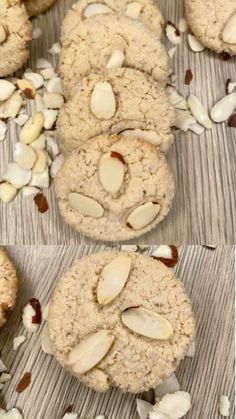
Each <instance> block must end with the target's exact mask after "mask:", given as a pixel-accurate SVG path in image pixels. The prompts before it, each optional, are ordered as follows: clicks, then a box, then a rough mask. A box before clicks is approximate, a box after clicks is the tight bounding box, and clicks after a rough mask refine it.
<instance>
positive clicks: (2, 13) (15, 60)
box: [0, 0, 32, 77]
mask: <svg viewBox="0 0 236 419" xmlns="http://www.w3.org/2000/svg"><path fill="white" fill-rule="evenodd" d="M0 33H1V36H0V57H1V60H0V77H4V76H7V75H10V74H12V73H13V72H15V71H17V70H18V69H19V68H20V67H22V65H23V64H24V63H25V61H26V60H27V59H28V56H29V52H28V50H27V43H28V42H29V41H30V40H31V33H32V26H31V23H30V21H29V17H28V15H27V12H26V9H25V6H24V4H22V3H21V2H20V1H17V0H14V1H13V0H11V1H10V0H0Z"/></svg>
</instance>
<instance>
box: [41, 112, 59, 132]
mask: <svg viewBox="0 0 236 419" xmlns="http://www.w3.org/2000/svg"><path fill="white" fill-rule="evenodd" d="M43 115H44V126H43V127H44V128H45V129H52V127H53V126H54V124H55V122H56V120H57V116H58V111H57V110H55V109H44V111H43Z"/></svg>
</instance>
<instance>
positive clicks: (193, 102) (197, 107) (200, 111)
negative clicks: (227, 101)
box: [188, 95, 212, 129]
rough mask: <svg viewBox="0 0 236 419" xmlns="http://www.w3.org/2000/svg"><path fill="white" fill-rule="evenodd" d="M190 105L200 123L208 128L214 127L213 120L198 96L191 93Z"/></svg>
mask: <svg viewBox="0 0 236 419" xmlns="http://www.w3.org/2000/svg"><path fill="white" fill-rule="evenodd" d="M188 106H189V108H190V110H191V112H192V114H193V116H194V118H196V120H197V121H198V122H199V124H201V125H203V126H204V127H205V128H207V129H211V128H212V122H211V120H210V118H209V116H208V115H207V112H206V110H205V108H204V106H203V105H202V103H201V102H200V100H199V99H198V98H197V96H194V95H189V97H188Z"/></svg>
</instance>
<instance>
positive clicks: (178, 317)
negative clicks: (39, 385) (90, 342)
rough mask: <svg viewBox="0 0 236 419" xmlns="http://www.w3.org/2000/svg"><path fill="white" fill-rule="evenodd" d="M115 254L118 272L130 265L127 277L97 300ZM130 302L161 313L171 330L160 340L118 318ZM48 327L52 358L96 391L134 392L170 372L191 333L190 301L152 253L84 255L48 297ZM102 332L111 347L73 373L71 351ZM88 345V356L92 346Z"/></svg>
mask: <svg viewBox="0 0 236 419" xmlns="http://www.w3.org/2000/svg"><path fill="white" fill-rule="evenodd" d="M116 258H119V259H118V260H117V262H115V263H116V264H117V265H118V268H117V270H116V277H119V276H120V275H121V269H122V267H123V266H125V265H124V264H126V265H127V264H129V266H130V270H127V272H128V279H127V281H126V284H125V285H124V287H123V288H122V289H121V292H120V294H118V295H117V296H116V298H114V299H113V300H112V301H111V302H110V303H109V304H104V305H101V304H99V303H98V301H100V300H99V299H98V298H97V289H98V283H99V281H100V278H101V274H102V272H104V271H103V269H104V268H105V267H106V266H107V265H108V264H109V263H110V262H112V261H113V262H112V264H114V261H115V259H116ZM118 261H119V262H118ZM113 266H114V265H113ZM111 280H112V279H111ZM100 295H101V293H100ZM133 307H136V308H137V307H138V308H145V309H147V310H151V311H153V312H154V313H155V314H158V315H160V316H162V317H164V319H165V320H167V321H168V322H169V323H170V325H171V328H172V333H171V334H170V335H168V338H167V336H165V339H164V340H161V339H157V338H155V339H154V338H150V337H146V336H144V335H141V334H138V333H136V332H135V331H132V330H131V329H130V328H128V327H127V325H125V324H127V323H125V324H124V323H123V321H122V319H123V313H124V312H125V311H126V310H128V309H129V308H133ZM48 327H49V335H50V339H51V341H52V344H53V351H54V355H55V357H56V359H57V360H58V361H59V362H60V364H61V365H62V366H63V367H64V368H66V369H67V370H69V371H70V372H71V373H72V374H73V375H75V376H77V377H78V378H79V380H80V381H82V382H83V383H84V384H86V385H88V386H89V387H92V388H93V389H94V390H96V391H107V390H108V389H109V387H110V386H115V387H119V388H120V389H121V390H122V391H128V392H132V393H140V392H143V391H147V390H149V389H151V388H154V387H156V386H158V385H159V384H160V383H161V382H162V381H163V380H164V379H165V378H166V377H168V376H169V375H170V374H171V373H173V372H174V371H175V369H176V368H177V366H178V365H179V363H180V361H181V360H182V359H183V358H184V356H185V354H186V352H187V349H188V347H189V345H190V344H191V342H192V340H193V339H194V334H195V322H194V316H193V312H192V309H191V303H190V300H189V298H188V296H187V294H186V292H185V289H184V286H183V284H182V283H181V281H180V280H179V279H177V278H176V276H175V274H174V272H173V271H171V270H170V269H168V268H167V267H166V266H165V265H164V264H163V263H161V262H159V261H157V260H155V259H152V258H151V257H148V256H144V255H141V254H138V253H133V252H129V253H126V252H118V251H115V252H111V251H106V252H99V253H96V254H94V255H92V256H86V257H83V258H82V259H81V260H78V261H77V262H76V263H75V264H74V265H73V266H72V267H71V268H70V269H69V270H68V271H67V272H66V273H65V275H64V277H63V278H62V279H61V280H60V281H59V283H58V285H57V287H56V289H55V291H54V294H53V297H52V300H51V302H50V307H49V316H48ZM144 330H145V331H147V329H144ZM100 331H107V333H109V335H110V336H111V337H113V338H114V340H113V344H112V346H111V347H110V348H109V349H108V351H107V353H106V354H105V356H104V358H103V359H102V360H101V361H100V362H99V363H98V364H97V365H95V366H94V367H93V368H91V369H90V370H88V371H87V372H84V373H82V372H81V373H78V372H76V370H77V368H76V364H74V365H70V366H69V365H68V364H69V362H68V361H69V359H70V353H71V351H72V350H74V348H76V347H77V346H78V344H80V343H81V342H83V341H84V340H85V339H86V338H87V337H88V336H91V335H93V334H94V333H97V332H100ZM104 333H106V332H104ZM158 337H160V336H158ZM86 349H87V351H88V356H89V357H90V360H91V358H92V357H94V354H92V352H93V351H91V352H89V351H90V350H91V349H92V348H91V347H90V346H88V347H87V348H86ZM86 349H85V348H84V350H85V353H86V352H87V351H86ZM83 363H84V361H83ZM79 367H80V368H82V367H83V366H82V365H81V364H80V366H79ZM84 371H85V369H84Z"/></svg>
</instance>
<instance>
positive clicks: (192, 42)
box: [188, 33, 205, 52]
mask: <svg viewBox="0 0 236 419" xmlns="http://www.w3.org/2000/svg"><path fill="white" fill-rule="evenodd" d="M188 44H189V46H190V48H191V50H192V51H193V52H201V51H203V50H204V49H205V47H204V45H202V44H201V42H200V41H199V40H198V39H197V38H196V37H195V36H194V35H192V34H191V33H189V34H188Z"/></svg>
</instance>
